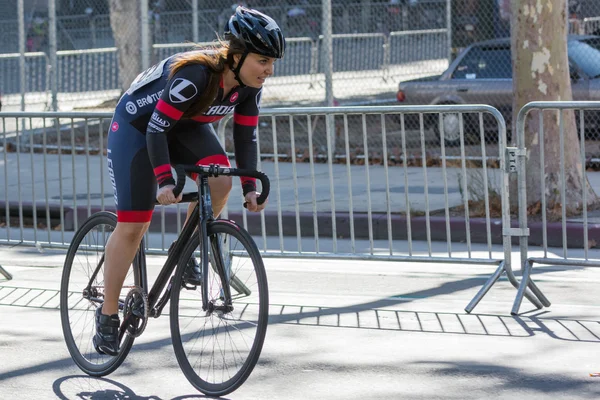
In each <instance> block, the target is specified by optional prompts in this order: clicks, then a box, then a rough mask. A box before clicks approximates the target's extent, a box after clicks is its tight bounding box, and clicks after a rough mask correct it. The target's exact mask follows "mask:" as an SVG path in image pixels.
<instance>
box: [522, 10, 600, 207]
mask: <svg viewBox="0 0 600 400" xmlns="http://www.w3.org/2000/svg"><path fill="white" fill-rule="evenodd" d="M566 11H567V8H566V0H552V1H540V0H512V33H511V38H512V44H511V45H512V56H513V92H514V94H515V96H514V100H513V132H516V130H515V123H516V121H517V115H518V112H519V110H520V109H521V108H522V107H523V106H524V105H525V104H527V103H528V102H530V101H571V100H572V99H573V97H572V93H571V80H570V75H569V63H568V57H567V13H566ZM558 116H559V112H557V111H546V112H544V119H543V131H544V143H542V144H540V140H541V137H540V128H541V127H540V123H539V114H538V113H537V112H535V111H532V112H530V113H529V115H528V117H527V119H526V121H525V147H526V148H527V154H528V157H527V205H528V207H529V208H530V212H534V211H536V207H538V206H539V204H540V202H541V199H542V196H546V201H547V203H546V204H547V207H548V209H549V211H550V213H554V214H555V213H556V212H558V213H560V212H561V205H562V199H561V190H560V188H561V185H562V182H561V181H562V179H561V172H560V131H559V119H558ZM563 118H564V119H563V122H564V158H565V159H564V162H565V183H564V185H565V188H566V201H565V203H566V204H565V206H566V208H567V213H568V214H571V215H572V214H577V213H578V212H579V211H580V210H581V209H582V207H583V201H582V198H583V189H582V165H581V157H580V150H579V139H578V137H577V129H576V126H575V117H574V114H573V112H572V111H565V112H564V113H563ZM541 145H543V146H544V170H543V171H541V169H540V162H541V158H540V146H541ZM542 179H545V184H546V187H545V189H546V190H545V192H546V193H542V192H541V191H542V189H541V183H542ZM585 190H587V192H588V197H587V200H588V205H589V204H592V203H594V202H596V201H597V196H596V194H595V193H594V191H593V190H592V188H591V187H590V185H589V182H588V181H587V178H586V179H585ZM537 211H539V210H537Z"/></svg>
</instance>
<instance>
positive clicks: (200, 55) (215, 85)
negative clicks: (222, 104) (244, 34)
mask: <svg viewBox="0 0 600 400" xmlns="http://www.w3.org/2000/svg"><path fill="white" fill-rule="evenodd" d="M194 50H204V51H190V52H186V53H182V54H181V55H179V56H177V58H176V59H175V60H174V61H173V63H172V64H171V67H170V68H171V70H170V72H169V79H171V78H172V77H173V75H175V74H176V73H177V71H179V70H180V69H181V68H183V67H185V66H186V65H191V64H202V65H204V66H206V67H207V68H208V84H207V86H206V90H205V91H204V93H203V94H202V98H201V100H200V101H198V102H197V103H196V104H194V105H193V106H191V107H190V108H189V109H188V110H187V111H186V112H184V113H183V117H184V118H190V117H193V116H195V115H201V114H202V113H204V112H205V111H206V110H207V109H208V107H209V106H210V105H211V104H212V103H213V101H215V98H216V97H217V93H218V92H219V83H220V82H221V76H222V75H223V72H225V64H226V63H229V64H230V66H231V63H232V61H233V56H234V55H236V54H243V53H244V52H245V51H246V47H245V45H244V43H243V42H242V41H240V40H237V39H235V38H232V39H231V40H229V41H228V42H226V41H223V40H221V39H218V40H217V42H216V43H215V44H213V45H211V46H208V47H206V46H200V45H196V46H195V47H194Z"/></svg>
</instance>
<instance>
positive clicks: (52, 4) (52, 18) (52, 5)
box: [48, 0, 58, 111]
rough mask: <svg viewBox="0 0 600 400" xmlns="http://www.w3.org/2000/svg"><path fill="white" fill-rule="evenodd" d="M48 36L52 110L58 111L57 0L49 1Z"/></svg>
mask: <svg viewBox="0 0 600 400" xmlns="http://www.w3.org/2000/svg"><path fill="white" fill-rule="evenodd" d="M48 19H49V20H48V35H49V39H50V47H49V49H48V52H49V53H50V54H49V57H50V65H49V66H48V68H49V72H50V91H51V93H52V110H53V111H58V101H57V83H58V76H57V75H58V68H57V66H56V63H57V56H56V52H57V51H58V47H57V44H56V0H49V1H48Z"/></svg>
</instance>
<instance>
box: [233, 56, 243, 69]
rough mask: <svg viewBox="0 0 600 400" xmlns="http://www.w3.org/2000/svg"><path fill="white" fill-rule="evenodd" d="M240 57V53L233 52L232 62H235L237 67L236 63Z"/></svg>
mask: <svg viewBox="0 0 600 400" xmlns="http://www.w3.org/2000/svg"><path fill="white" fill-rule="evenodd" d="M240 58H242V55H241V54H234V55H233V62H234V64H235V66H236V67H237V65H238V63H239V62H240Z"/></svg>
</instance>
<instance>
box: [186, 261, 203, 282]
mask: <svg viewBox="0 0 600 400" xmlns="http://www.w3.org/2000/svg"><path fill="white" fill-rule="evenodd" d="M183 280H184V282H185V283H187V284H188V285H194V286H200V285H201V284H202V270H201V269H200V266H199V265H198V261H196V257H194V256H192V257H191V258H190V259H189V260H188V262H187V265H186V267H185V272H184V273H183Z"/></svg>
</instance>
